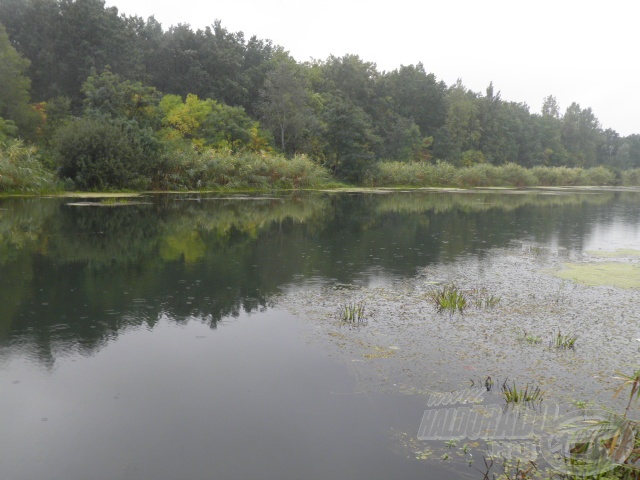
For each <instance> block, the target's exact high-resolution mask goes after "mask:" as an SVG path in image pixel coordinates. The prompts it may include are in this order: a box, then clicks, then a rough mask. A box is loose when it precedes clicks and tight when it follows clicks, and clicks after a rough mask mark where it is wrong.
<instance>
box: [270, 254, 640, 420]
mask: <svg viewBox="0 0 640 480" xmlns="http://www.w3.org/2000/svg"><path fill="white" fill-rule="evenodd" d="M560 253H561V254H560ZM568 257H571V258H572V259H574V258H577V257H579V254H576V253H574V252H554V251H548V250H547V251H544V250H538V249H535V248H533V249H531V248H529V249H527V248H523V247H522V246H516V245H514V246H513V247H510V248H505V249H499V250H494V251H492V253H490V254H489V255H485V256H484V257H483V258H482V259H478V258H477V257H472V256H469V257H465V258H461V259H459V260H458V261H456V262H454V263H452V264H447V265H435V266H429V267H427V268H425V269H424V270H422V271H420V272H419V273H418V274H417V275H416V276H415V277H413V278H410V279H404V280H397V281H391V282H388V283H387V284H385V285H370V286H365V285H351V286H349V287H346V286H344V285H339V286H330V285H308V286H307V287H308V288H305V289H302V290H300V289H296V290H295V291H290V292H285V293H283V294H282V296H281V297H280V298H279V300H278V304H279V306H281V307H284V308H287V309H288V310H290V311H291V312H292V313H294V314H296V315H298V316H299V317H301V318H304V319H307V320H308V321H310V322H314V323H316V325H317V326H318V328H316V329H315V330H314V333H313V339H312V341H315V342H318V343H321V344H322V345H323V346H324V347H325V348H326V349H327V350H328V351H330V353H331V354H332V355H335V356H338V357H340V358H342V359H343V360H344V361H345V363H346V364H348V365H349V368H351V370H352V372H353V374H354V375H355V376H356V378H357V379H358V387H357V388H358V389H359V390H360V391H385V392H396V393H409V394H426V393H433V392H442V391H452V390H456V389H460V388H466V387H468V386H469V385H470V384H471V383H472V382H473V381H478V380H480V379H481V378H486V377H487V376H489V375H490V376H491V377H492V378H494V379H507V378H509V379H510V380H515V381H517V382H518V383H522V384H525V383H531V382H534V383H535V384H537V385H540V386H541V388H542V389H543V390H545V392H546V394H545V398H549V399H553V400H555V401H558V402H565V403H569V402H572V401H575V400H581V401H586V400H590V401H597V402H599V403H602V404H605V405H607V406H610V407H618V408H619V407H621V406H622V405H623V404H624V399H620V398H618V399H616V400H614V399H613V398H612V397H613V393H614V392H615V390H616V389H617V387H618V386H619V383H618V381H617V380H614V379H613V378H612V377H613V376H614V375H615V373H616V372H619V371H625V372H629V373H630V372H631V371H632V369H633V365H634V364H635V362H636V361H637V355H638V345H637V342H635V341H634V339H635V338H637V337H640V332H639V331H638V330H639V328H638V326H637V325H639V324H640V322H639V321H638V320H640V318H639V317H640V315H639V314H638V313H637V310H636V308H635V305H637V302H638V300H639V299H640V293H639V292H638V291H637V290H623V289H620V288H616V287H614V286H589V285H581V284H576V283H573V282H570V281H567V280H565V279H562V278H557V277H556V276H554V275H552V274H551V273H550V272H555V271H558V270H560V269H561V267H562V264H563V263H564V262H566V261H567V258H568ZM582 261H585V260H582ZM447 282H455V283H456V284H457V285H458V286H459V287H460V288H463V289H465V290H471V289H478V288H483V289H485V290H486V292H488V293H489V294H491V295H495V296H497V297H500V303H499V304H498V305H497V306H495V307H493V308H485V309H477V308H468V309H467V310H466V311H465V313H464V314H457V313H456V314H454V315H449V314H446V313H445V314H439V313H437V312H436V311H435V308H434V307H433V306H432V305H431V304H430V303H429V301H428V298H427V293H428V291H429V290H430V289H433V288H434V285H436V284H442V283H447ZM336 287H337V288H336ZM354 301H355V302H363V303H364V304H365V305H366V311H367V323H366V324H365V325H362V326H353V325H345V324H342V323H341V322H340V321H339V320H338V315H337V312H338V310H339V307H340V306H342V305H344V304H345V303H348V302H354ZM558 331H560V332H562V333H563V334H575V335H577V336H578V340H577V342H576V347H575V349H562V348H554V347H551V346H550V340H551V338H552V335H554V334H557V332H558ZM527 337H529V338H536V339H538V340H537V341H536V342H532V341H528V340H527Z"/></svg>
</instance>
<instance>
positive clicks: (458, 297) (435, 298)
mask: <svg viewBox="0 0 640 480" xmlns="http://www.w3.org/2000/svg"><path fill="white" fill-rule="evenodd" d="M428 297H429V299H430V300H431V302H432V303H433V304H434V305H435V307H436V309H437V310H438V312H443V311H445V310H448V311H449V312H451V313H452V314H453V313H455V312H456V311H458V312H460V313H463V312H464V310H465V309H466V308H467V295H466V294H465V293H464V292H463V291H462V290H461V289H460V288H458V287H457V286H456V284H455V283H448V284H446V285H443V286H442V287H440V288H437V289H435V290H432V291H431V292H429V293H428Z"/></svg>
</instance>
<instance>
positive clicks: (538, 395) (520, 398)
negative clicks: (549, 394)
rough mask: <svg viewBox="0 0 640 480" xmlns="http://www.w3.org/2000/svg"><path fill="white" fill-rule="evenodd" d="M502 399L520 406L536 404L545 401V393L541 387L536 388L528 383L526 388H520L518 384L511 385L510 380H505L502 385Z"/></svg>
mask: <svg viewBox="0 0 640 480" xmlns="http://www.w3.org/2000/svg"><path fill="white" fill-rule="evenodd" d="M501 388H502V397H503V398H504V401H505V402H506V403H507V404H509V403H518V404H532V405H533V404H536V403H540V402H542V400H543V394H544V393H543V392H542V390H540V387H534V386H532V385H529V384H528V383H527V384H526V385H525V387H524V388H522V387H518V385H517V384H516V382H515V381H514V382H512V383H511V384H509V380H508V379H507V380H505V381H504V382H503V383H502V387H501Z"/></svg>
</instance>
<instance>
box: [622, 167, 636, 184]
mask: <svg viewBox="0 0 640 480" xmlns="http://www.w3.org/2000/svg"><path fill="white" fill-rule="evenodd" d="M622 185H625V186H638V185H640V168H634V169H632V170H626V171H623V172H622Z"/></svg>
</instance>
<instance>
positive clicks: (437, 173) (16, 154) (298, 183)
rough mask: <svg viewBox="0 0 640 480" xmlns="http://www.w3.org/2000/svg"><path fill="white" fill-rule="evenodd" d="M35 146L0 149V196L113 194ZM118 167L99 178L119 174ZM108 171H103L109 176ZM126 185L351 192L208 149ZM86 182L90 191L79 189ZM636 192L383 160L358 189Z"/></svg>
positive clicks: (296, 164) (298, 164) (515, 170)
mask: <svg viewBox="0 0 640 480" xmlns="http://www.w3.org/2000/svg"><path fill="white" fill-rule="evenodd" d="M47 163H48V162H47V161H46V160H43V159H41V158H39V156H38V151H37V149H36V148H35V147H32V146H26V145H24V144H23V143H22V142H19V141H15V142H12V143H8V144H7V143H5V144H3V145H0V193H2V194H51V193H61V192H64V191H74V190H90V191H113V190H114V188H113V187H112V186H110V185H112V184H113V182H112V183H111V184H105V185H101V184H100V179H99V178H95V179H86V178H85V179H75V181H74V180H71V179H69V178H66V179H62V178H60V170H59V169H58V170H55V169H54V168H49V167H47V166H46V165H47ZM118 166H119V164H118V162H115V161H114V162H113V163H112V167H104V168H105V169H106V170H102V171H101V172H100V173H101V174H103V175H110V176H111V177H114V176H117V175H118V173H119V172H118V170H117V167H118ZM107 170H108V171H107ZM127 174H128V175H129V177H128V179H127V181H126V182H125V183H123V184H122V188H118V189H115V190H134V191H151V190H152V191H169V190H171V191H175V190H178V191H179V190H227V191H228V190H263V191H273V190H296V189H315V188H331V187H336V186H349V185H348V184H344V183H338V182H336V181H335V180H334V178H333V177H332V175H331V172H330V171H329V170H328V169H327V168H326V167H324V166H321V165H319V164H317V163H316V162H314V161H313V160H312V159H310V158H309V157H307V156H305V155H298V156H295V157H293V158H286V157H285V156H284V155H281V154H275V153H267V152H238V153H231V152H229V151H214V150H207V151H205V152H202V153H198V152H196V151H187V150H181V151H175V152H171V153H168V154H164V155H161V156H160V157H159V158H158V159H157V160H156V161H154V162H153V163H152V164H150V165H146V166H143V167H142V168H140V170H139V171H136V172H130V171H129V172H127ZM82 181H85V182H86V184H87V185H91V186H90V187H88V188H78V184H79V183H80V184H81V182H82ZM613 185H622V186H638V185H640V169H633V170H624V171H614V170H612V169H609V168H606V167H603V166H599V167H594V168H586V169H583V168H570V167H544V166H538V167H534V168H524V167H522V166H520V165H516V164H513V163H509V164H506V165H500V166H496V165H489V164H477V165H473V166H470V167H455V166H453V165H451V164H449V163H446V162H436V163H419V162H414V163H408V162H391V161H381V162H377V163H375V164H373V165H372V166H371V168H370V169H369V170H368V171H367V172H366V174H365V175H364V176H363V181H362V182H361V183H360V184H358V185H352V186H360V187H415V188H419V187H457V188H475V187H512V188H522V187H547V186H548V187H552V186H553V187H556V186H557V187H560V186H613Z"/></svg>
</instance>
